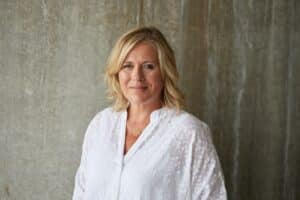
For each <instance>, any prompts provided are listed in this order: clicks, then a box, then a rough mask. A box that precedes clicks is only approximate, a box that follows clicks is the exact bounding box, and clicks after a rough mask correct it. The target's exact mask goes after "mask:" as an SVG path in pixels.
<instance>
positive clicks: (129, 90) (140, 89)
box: [118, 42, 163, 154]
mask: <svg viewBox="0 0 300 200" xmlns="http://www.w3.org/2000/svg"><path fill="white" fill-rule="evenodd" d="M158 63H159V61H158V57H157V52H156V50H155V48H154V47H153V45H152V44H151V43H149V42H142V43H140V44H137V45H136V46H135V47H134V48H133V49H132V50H131V51H130V52H129V53H128V55H127V57H126V59H125V61H124V63H123V65H122V69H121V70H120V72H119V73H118V78H119V83H120V87H121V90H122V93H123V95H124V96H125V98H126V99H127V100H128V101H129V108H128V110H127V111H128V116H127V122H126V137H125V146H124V154H125V153H127V152H128V150H129V149H130V147H131V146H132V145H133V144H134V143H135V141H136V140H137V139H138V137H139V135H140V134H141V133H142V131H143V130H144V129H145V127H146V126H147V125H148V124H149V122H150V114H151V113H152V112H153V111H154V110H157V109H159V108H160V107H161V106H162V105H161V92H162V88H163V83H162V78H161V73H160V69H159V64H158Z"/></svg>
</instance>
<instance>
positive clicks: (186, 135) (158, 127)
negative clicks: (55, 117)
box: [73, 107, 227, 200]
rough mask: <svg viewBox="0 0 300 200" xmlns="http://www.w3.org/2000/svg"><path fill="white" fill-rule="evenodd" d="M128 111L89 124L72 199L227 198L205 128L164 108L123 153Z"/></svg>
mask: <svg viewBox="0 0 300 200" xmlns="http://www.w3.org/2000/svg"><path fill="white" fill-rule="evenodd" d="M126 120H127V111H126V110H125V111H121V112H115V111H113V110H112V108H106V109H104V110H103V111H101V112H99V113H98V114H96V116H95V117H94V118H93V119H92V121H91V122H90V124H89V126H88V128H87V130H86V134H85V138H84V142H83V148H82V157H81V163H80V166H79V168H78V170H77V173H76V177H75V188H74V193H73V200H196V199H197V200H208V199H213V200H225V199H227V197H226V190H225V186H224V180H223V175H222V171H221V167H220V164H219V160H218V156H217V153H216V151H215V148H214V146H213V144H212V141H211V137H210V131H209V127H208V126H207V125H206V124H205V123H203V122H201V121H200V120H198V119H197V118H196V117H194V116H193V115H191V114H189V113H187V112H185V111H180V112H177V111H176V110H175V109H170V108H166V107H163V108H161V109H158V110H155V111H153V112H152V113H151V116H150V123H149V124H148V125H147V127H146V128H145V129H144V130H143V132H142V134H141V135H140V136H139V138H138V139H137V140H136V142H135V143H134V144H133V145H132V146H131V148H130V149H129V151H128V152H127V153H126V154H125V155H124V144H125V143H124V142H125V129H126V128H125V127H126Z"/></svg>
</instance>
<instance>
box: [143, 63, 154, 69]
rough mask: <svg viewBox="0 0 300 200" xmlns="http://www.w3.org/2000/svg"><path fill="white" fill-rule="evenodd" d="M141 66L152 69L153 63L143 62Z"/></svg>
mask: <svg viewBox="0 0 300 200" xmlns="http://www.w3.org/2000/svg"><path fill="white" fill-rule="evenodd" d="M143 67H145V68H146V69H154V67H155V65H154V64H153V63H145V64H143Z"/></svg>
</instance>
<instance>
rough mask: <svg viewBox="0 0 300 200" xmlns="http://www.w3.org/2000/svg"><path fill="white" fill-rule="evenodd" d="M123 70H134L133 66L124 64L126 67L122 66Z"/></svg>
mask: <svg viewBox="0 0 300 200" xmlns="http://www.w3.org/2000/svg"><path fill="white" fill-rule="evenodd" d="M122 68H123V69H130V68H132V65H131V64H124V65H123V66H122Z"/></svg>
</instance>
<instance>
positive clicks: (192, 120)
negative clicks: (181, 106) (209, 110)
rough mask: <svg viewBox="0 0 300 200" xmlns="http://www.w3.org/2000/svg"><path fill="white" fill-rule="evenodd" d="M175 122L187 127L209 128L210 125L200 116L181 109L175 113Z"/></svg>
mask: <svg viewBox="0 0 300 200" xmlns="http://www.w3.org/2000/svg"><path fill="white" fill-rule="evenodd" d="M174 123H177V124H178V125H180V126H182V127H183V128H185V129H207V128H209V127H208V125H207V124H206V123H205V122H204V121H202V120H200V119H199V118H198V117H196V116H195V115H193V114H192V113H190V112H187V111H185V110H180V111H179V112H176V114H175V115H174Z"/></svg>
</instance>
